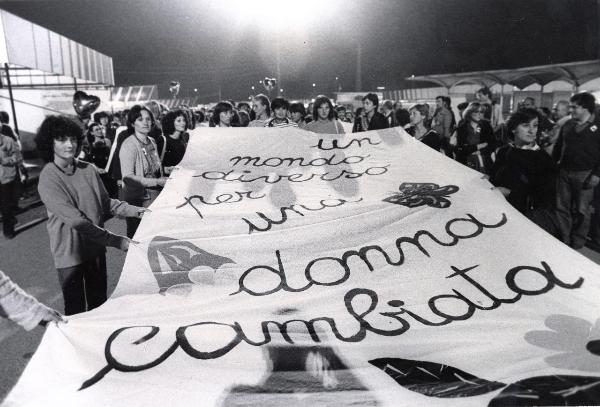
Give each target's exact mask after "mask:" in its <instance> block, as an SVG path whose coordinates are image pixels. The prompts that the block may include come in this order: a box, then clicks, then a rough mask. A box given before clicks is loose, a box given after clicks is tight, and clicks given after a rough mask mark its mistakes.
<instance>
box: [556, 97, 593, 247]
mask: <svg viewBox="0 0 600 407" xmlns="http://www.w3.org/2000/svg"><path fill="white" fill-rule="evenodd" d="M570 102H571V103H570V109H571V116H572V119H571V120H568V121H567V122H566V123H565V124H564V125H563V126H562V129H561V131H560V135H559V136H558V140H557V142H556V144H555V146H554V150H553V152H552V155H553V157H554V159H555V160H556V161H557V162H558V165H559V169H560V171H559V176H558V187H557V188H558V191H557V204H556V209H557V214H558V220H559V227H560V231H561V236H562V240H563V242H564V243H566V244H568V245H570V246H571V247H572V248H574V249H580V248H582V247H583V246H584V245H585V242H586V238H587V234H588V231H589V228H590V216H591V207H590V202H591V201H592V197H593V193H594V188H595V187H596V186H597V185H598V182H600V119H599V118H598V117H597V114H595V109H596V105H595V103H596V99H595V98H594V95H592V94H590V93H587V92H582V93H577V94H575V95H573V96H572V97H571V99H570Z"/></svg>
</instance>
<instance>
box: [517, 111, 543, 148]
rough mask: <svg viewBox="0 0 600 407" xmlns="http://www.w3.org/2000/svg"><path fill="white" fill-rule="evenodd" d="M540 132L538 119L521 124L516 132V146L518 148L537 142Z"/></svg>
mask: <svg viewBox="0 0 600 407" xmlns="http://www.w3.org/2000/svg"><path fill="white" fill-rule="evenodd" d="M537 131H538V119H537V117H536V118H534V119H533V120H531V121H529V122H527V123H521V124H519V125H518V126H517V127H516V128H515V129H514V130H513V134H514V135H515V144H516V145H517V146H526V145H529V144H532V143H533V142H534V141H535V137H536V135H537Z"/></svg>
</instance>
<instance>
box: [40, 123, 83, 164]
mask: <svg viewBox="0 0 600 407" xmlns="http://www.w3.org/2000/svg"><path fill="white" fill-rule="evenodd" d="M65 138H73V139H75V140H77V152H76V154H75V155H76V156H77V155H79V152H80V151H81V147H82V144H83V130H82V129H81V127H80V126H79V125H78V124H77V123H75V122H74V121H73V120H72V119H70V118H68V117H66V116H48V117H46V118H45V119H44V121H43V122H42V124H41V125H40V128H39V129H38V131H37V134H36V136H35V144H36V146H37V151H38V153H39V155H40V158H41V159H42V160H44V162H47V163H49V162H51V161H53V160H54V140H64V139H65Z"/></svg>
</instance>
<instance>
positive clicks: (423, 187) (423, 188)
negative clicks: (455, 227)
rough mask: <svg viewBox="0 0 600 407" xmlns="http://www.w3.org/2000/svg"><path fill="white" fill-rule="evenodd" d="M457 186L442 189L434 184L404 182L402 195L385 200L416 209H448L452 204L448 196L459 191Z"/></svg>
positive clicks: (385, 200)
mask: <svg viewBox="0 0 600 407" xmlns="http://www.w3.org/2000/svg"><path fill="white" fill-rule="evenodd" d="M458 189H459V188H458V187H457V186H456V185H446V186H443V187H440V186H439V185H438V184H433V183H413V182H404V183H402V184H401V185H400V187H399V190H400V193H398V194H394V195H392V196H390V197H387V198H385V199H384V200H383V201H384V202H389V203H393V204H396V205H403V206H408V207H409V208H415V207H417V206H423V205H427V206H431V207H434V208H447V207H449V206H450V204H451V202H450V200H449V199H447V198H448V195H450V194H453V193H455V192H457V191H458Z"/></svg>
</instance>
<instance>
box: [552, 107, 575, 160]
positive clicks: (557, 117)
mask: <svg viewBox="0 0 600 407" xmlns="http://www.w3.org/2000/svg"><path fill="white" fill-rule="evenodd" d="M569 119H571V116H570V114H569V101H568V100H559V101H558V102H556V103H555V104H554V106H553V107H552V120H553V121H554V126H552V129H551V130H550V131H549V135H550V140H549V141H550V143H549V146H548V148H546V151H547V152H548V153H549V154H552V150H553V148H554V144H555V143H556V140H558V136H559V134H560V130H561V129H562V127H563V126H564V125H565V123H566V122H568V121H569Z"/></svg>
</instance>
